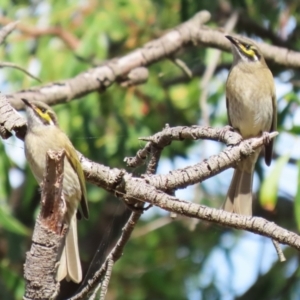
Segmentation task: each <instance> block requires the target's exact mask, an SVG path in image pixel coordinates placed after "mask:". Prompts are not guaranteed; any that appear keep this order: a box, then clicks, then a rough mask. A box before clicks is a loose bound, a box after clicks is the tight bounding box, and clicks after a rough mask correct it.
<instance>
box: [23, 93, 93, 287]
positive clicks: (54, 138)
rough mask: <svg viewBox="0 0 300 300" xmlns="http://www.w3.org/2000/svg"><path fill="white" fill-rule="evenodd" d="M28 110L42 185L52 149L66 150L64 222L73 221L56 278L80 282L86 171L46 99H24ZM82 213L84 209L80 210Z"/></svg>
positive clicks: (29, 151) (30, 142)
mask: <svg viewBox="0 0 300 300" xmlns="http://www.w3.org/2000/svg"><path fill="white" fill-rule="evenodd" d="M22 101H23V102H24V104H25V108H26V113H27V123H28V126H27V132H26V135H25V139H24V142H25V156H26V158H27V161H28V163H29V166H30V168H31V170H32V173H33V175H34V177H35V179H36V180H37V182H38V183H39V185H40V186H41V184H42V181H43V175H44V173H45V169H46V153H47V151H48V150H53V151H59V150H62V149H63V150H64V151H65V154H66V155H65V159H64V177H63V187H62V200H63V201H64V204H65V207H66V208H67V212H66V215H65V219H64V222H65V223H66V224H68V225H69V229H68V232H67V234H66V240H65V246H64V249H63V251H62V254H61V258H60V263H59V266H58V270H57V274H56V280H57V281H61V280H63V279H67V280H68V281H70V280H71V281H73V282H75V283H79V282H81V280H82V269H81V263H80V257H79V250H78V238H77V217H76V216H77V214H78V213H79V212H77V207H78V204H79V203H80V204H81V210H82V214H83V215H84V217H85V218H88V216H89V211H88V204H87V196H86V187H85V179H84V173H83V170H82V167H81V164H80V161H79V158H78V155H77V152H76V150H75V148H74V146H73V145H72V143H71V141H70V140H69V138H68V137H67V135H66V134H65V133H64V132H63V131H62V130H61V129H60V128H59V125H58V120H57V116H56V114H55V113H54V111H53V110H52V109H51V108H50V107H49V106H48V105H47V104H45V103H43V102H39V101H28V100H26V99H22ZM79 214H80V213H79Z"/></svg>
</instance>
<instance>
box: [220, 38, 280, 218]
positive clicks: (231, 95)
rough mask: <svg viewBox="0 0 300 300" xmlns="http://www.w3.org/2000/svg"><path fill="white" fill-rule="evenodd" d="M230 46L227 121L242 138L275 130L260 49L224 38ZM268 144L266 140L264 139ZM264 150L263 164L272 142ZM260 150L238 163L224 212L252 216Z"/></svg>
mask: <svg viewBox="0 0 300 300" xmlns="http://www.w3.org/2000/svg"><path fill="white" fill-rule="evenodd" d="M225 37H226V38H227V39H228V40H229V41H230V43H231V49H232V53H233V63H232V66H231V69H230V71H229V74H228V77H227V81H226V108H227V116H228V122H229V125H230V126H231V127H233V129H234V131H236V132H238V133H239V134H240V135H241V136H242V138H243V139H249V138H253V137H260V136H265V137H267V135H266V134H265V133H268V132H272V131H275V130H276V127H277V102H276V95H275V84H274V78H273V75H272V73H271V71H270V69H269V68H268V66H267V64H266V62H265V59H264V57H263V55H262V53H261V51H260V49H259V47H258V46H257V45H256V44H255V43H254V42H253V41H252V40H250V39H247V38H244V37H242V38H240V37H238V38H237V37H233V36H229V35H227V36H225ZM267 141H268V140H267ZM268 142H269V143H267V144H266V145H265V146H264V148H265V163H266V164H267V165H268V166H269V165H270V164H271V160H272V152H273V140H271V141H270V140H269V141H268ZM261 150H262V147H260V148H258V149H256V150H255V152H254V153H253V154H252V155H251V156H249V157H247V158H245V159H244V160H241V161H240V162H238V163H237V165H236V168H235V171H234V174H233V178H232V181H231V184H230V187H229V190H228V193H227V196H226V200H225V202H224V204H223V206H222V208H223V209H224V210H225V211H228V212H233V213H237V214H241V215H246V216H247V215H252V181H253V174H254V167H255V164H256V161H257V159H258V156H259V154H260V152H261Z"/></svg>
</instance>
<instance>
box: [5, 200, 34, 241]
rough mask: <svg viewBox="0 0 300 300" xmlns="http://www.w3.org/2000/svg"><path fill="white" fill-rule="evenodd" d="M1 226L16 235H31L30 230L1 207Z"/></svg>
mask: <svg viewBox="0 0 300 300" xmlns="http://www.w3.org/2000/svg"><path fill="white" fill-rule="evenodd" d="M0 226H2V227H3V228H4V229H6V230H8V231H10V232H13V233H16V234H20V235H29V230H28V228H26V227H25V226H24V225H23V224H22V223H20V222H19V221H18V220H17V219H15V218H14V217H13V216H12V215H11V214H10V212H8V211H7V210H6V209H5V208H4V207H3V206H0Z"/></svg>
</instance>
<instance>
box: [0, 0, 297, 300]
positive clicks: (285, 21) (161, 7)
mask: <svg viewBox="0 0 300 300" xmlns="http://www.w3.org/2000/svg"><path fill="white" fill-rule="evenodd" d="M299 6H300V2H299V1H297V0H290V1H274V0H265V1H253V0H242V1H240V0H231V1H230V0H219V1H210V0H204V1H196V0H166V1H159V0H152V1H151V0H144V1H138V0H115V1H96V0H90V1H78V0H70V1H67V2H65V1H54V0H52V1H51V0H42V1H25V0H22V1H21V0H20V1H18V0H14V1H12V0H2V1H1V7H0V24H2V25H3V24H4V23H5V18H8V19H10V20H20V21H21V22H20V29H19V30H16V31H15V32H13V33H12V34H11V35H10V36H9V37H8V38H7V40H6V43H5V44H4V45H3V46H2V47H1V48H0V59H1V61H8V62H13V63H15V64H18V65H21V66H23V67H25V68H27V69H28V70H29V71H30V72H32V73H34V74H35V75H37V76H38V77H39V78H41V79H42V81H43V83H44V84H45V83H48V82H52V81H56V82H57V81H60V80H63V79H67V78H72V77H74V76H76V75H77V74H78V73H80V72H84V71H85V70H87V69H88V68H91V67H92V66H93V65H97V64H101V63H104V62H105V61H106V60H108V59H111V58H114V57H120V56H122V55H124V54H126V53H128V52H129V51H132V50H134V49H135V48H137V47H140V46H142V45H143V44H144V43H147V42H148V41H150V40H152V39H155V38H157V37H159V36H161V35H162V34H164V33H165V32H166V31H167V30H168V29H169V28H173V27H174V26H176V25H178V24H180V23H181V22H184V21H186V20H187V19H189V18H190V17H192V16H193V15H194V14H195V13H196V12H198V11H200V10H203V9H206V10H208V11H210V12H211V14H212V20H211V21H210V22H209V23H208V24H207V25H208V26H211V27H213V28H216V27H222V26H224V24H225V23H226V21H227V20H228V18H229V16H230V15H231V14H232V13H233V12H234V11H239V12H240V13H241V14H240V15H241V17H240V19H239V21H238V23H237V26H236V28H237V32H239V33H241V34H247V35H248V36H250V37H252V38H255V39H258V38H261V39H263V40H265V41H266V42H270V41H271V42H272V43H273V44H275V45H280V46H284V45H286V47H289V48H291V49H299V48H300V28H299V26H298V24H299V22H300V13H299V12H300V7H299ZM50 27H55V28H56V29H57V31H60V33H61V35H55V34H47V33H46V29H47V28H50ZM25 29H27V30H25ZM29 29H30V30H29ZM42 29H44V33H42V34H40V35H36V34H34V33H36V32H37V30H42ZM66 35H68V36H69V39H63V38H62V37H63V36H66ZM212 51H214V50H212V49H208V48H204V47H201V46H199V47H191V48H188V49H185V50H184V51H180V52H179V53H178V57H179V58H180V59H182V60H184V62H185V63H186V64H187V65H188V66H189V67H190V68H191V69H194V70H198V72H197V76H195V77H194V78H193V79H191V80H189V79H188V78H186V77H185V76H184V75H183V74H182V71H181V70H180V69H179V68H178V67H177V66H175V65H174V64H173V63H172V62H171V61H170V60H163V61H160V62H158V63H156V64H154V65H152V66H150V67H149V71H150V77H149V80H148V82H147V83H146V84H144V85H141V86H137V87H130V88H126V89H125V88H121V87H120V86H118V85H117V84H114V85H113V86H112V87H110V88H108V89H107V90H106V91H105V92H99V93H93V94H90V95H87V96H85V97H84V98H83V99H80V100H75V101H71V102H69V103H68V104H61V105H58V106H56V107H55V110H56V112H57V114H58V118H59V121H60V126H61V127H62V129H63V130H64V131H65V132H67V134H68V135H69V136H70V139H71V140H72V142H73V143H74V145H75V147H76V148H77V149H78V150H79V151H81V152H82V153H84V155H85V156H87V157H89V158H90V159H91V160H94V161H98V162H100V163H103V164H105V165H108V166H110V167H118V168H125V165H124V162H123V159H124V157H126V156H132V155H134V154H135V153H136V151H137V150H138V149H140V148H141V147H142V146H143V143H142V142H141V141H139V140H138V138H139V137H142V136H149V135H151V134H153V133H155V132H157V131H160V130H161V129H162V128H163V127H164V125H165V124H166V123H168V124H170V126H177V125H184V126H190V125H194V124H199V123H200V124H202V117H203V115H204V114H205V113H208V115H209V122H210V125H211V126H223V125H225V124H226V122H227V117H226V109H225V100H224V84H225V81H226V76H227V71H228V68H229V67H230V63H231V60H232V57H231V54H229V53H222V57H221V60H220V62H219V66H218V68H217V70H216V72H215V74H214V76H213V78H212V79H211V81H210V84H209V86H208V87H207V88H208V92H209V97H208V100H207V103H208V112H206V111H203V107H201V105H200V104H199V99H200V95H201V88H200V85H201V75H202V74H203V72H204V70H205V68H206V66H207V65H208V64H209V63H210V59H211V53H212ZM270 67H271V69H272V71H273V74H274V76H275V78H276V84H277V92H278V109H279V115H278V129H279V131H280V133H281V134H280V136H279V137H278V138H277V142H276V149H275V150H276V151H275V159H276V158H277V157H280V156H283V157H282V158H281V159H280V160H279V161H278V163H277V164H273V166H272V167H271V168H270V171H268V172H266V169H265V168H264V167H263V163H262V162H260V163H259V164H258V166H257V171H258V175H259V182H258V189H259V187H260V186H261V183H263V182H264V183H263V186H264V188H263V189H262V190H261V193H258V195H260V197H261V200H262V206H263V207H262V206H261V205H260V204H259V203H256V206H255V210H254V211H255V214H256V215H262V216H264V217H266V218H268V219H270V220H274V221H275V222H276V223H278V224H279V225H285V226H286V227H287V228H289V229H290V230H295V231H297V230H298V228H300V218H299V211H300V210H299V207H300V205H299V203H300V202H299V201H300V200H299V190H300V181H299V179H298V178H299V175H298V178H297V175H295V174H297V172H298V173H299V171H298V169H299V164H298V165H297V159H298V158H299V154H297V153H299V150H298V151H295V149H299V138H298V135H299V128H300V122H299V109H298V103H299V100H298V96H299V79H298V78H299V75H300V72H299V70H285V69H284V68H283V67H280V66H276V65H270ZM199 70H200V71H199ZM0 80H1V81H0V83H1V86H0V89H1V92H2V93H12V92H14V91H17V90H20V89H28V88H30V87H33V86H36V85H38V83H37V82H36V81H34V80H32V79H30V78H28V77H26V76H25V75H24V74H22V73H21V72H18V71H16V70H12V69H4V70H3V69H2V70H1V71H0ZM297 117H298V119H297ZM10 144H12V145H11V146H10V147H9V145H10ZM221 149H222V148H221V145H220V146H219V145H217V143H215V144H212V143H207V142H197V143H192V142H189V141H186V142H176V143H173V144H172V145H171V146H170V147H168V148H167V149H165V150H164V151H163V155H164V160H163V161H162V162H161V167H160V169H161V170H162V171H163V172H167V171H169V165H171V166H172V167H178V164H177V161H178V158H180V159H181V161H185V163H186V164H192V163H195V162H198V161H200V160H202V159H204V158H205V157H207V156H208V155H210V154H212V153H215V152H217V151H219V150H221ZM0 153H1V154H0V155H1V160H0V298H1V299H5V300H6V299H21V296H22V291H23V289H24V281H23V279H22V278H23V277H22V274H23V263H24V260H25V253H26V251H28V249H29V246H30V234H28V233H29V231H30V230H32V229H33V226H34V220H35V217H36V215H37V211H38V206H39V197H40V194H39V191H38V187H37V184H36V182H35V180H34V178H33V176H32V174H31V172H30V170H29V169H28V167H27V166H26V164H25V159H24V156H23V149H22V146H20V145H18V144H17V142H16V141H15V140H13V139H10V140H7V141H3V143H2V144H0ZM195 153H197V156H196V158H195ZM166 161H168V162H169V163H166ZM166 166H167V167H166ZM130 171H132V172H133V173H134V174H137V175H139V174H140V173H142V172H143V168H139V169H136V170H130ZM226 174H228V173H226ZM281 174H285V176H281ZM286 176H287V177H288V178H287V179H288V180H285V181H288V183H286V182H285V183H284V182H283V181H284V180H283V179H284V178H285V177H286ZM229 178H230V176H227V175H224V176H222V174H221V175H219V176H217V177H216V178H212V179H210V180H209V181H207V182H206V183H205V184H204V185H201V186H200V185H197V186H196V187H194V189H193V190H192V192H191V190H190V189H189V190H188V191H187V192H186V194H185V195H186V197H183V198H185V199H188V198H189V199H192V200H194V201H196V202H201V203H204V204H206V205H210V206H213V207H220V205H221V203H222V201H223V199H224V194H225V193H226V189H227V187H228V185H229ZM295 190H298V192H297V197H296V199H297V201H295V212H296V213H295V215H294V213H293V206H292V203H293V202H292V200H293V199H294V197H295V195H296V192H295ZM278 195H280V197H279V198H278V199H277V196H278ZM88 199H89V203H90V212H91V217H90V220H89V221H82V222H80V224H79V233H80V240H81V243H80V245H81V246H80V248H81V249H80V250H81V258H82V263H83V268H84V271H86V270H87V269H88V265H89V262H90V260H91V258H92V257H93V255H94V252H95V250H96V248H97V247H98V244H101V245H102V246H103V245H104V244H105V247H106V248H109V245H108V244H109V241H107V239H110V240H111V241H114V240H115V239H116V237H117V236H118V234H119V233H120V230H115V227H114V226H115V225H116V223H118V226H119V227H122V226H121V225H122V223H123V222H124V218H123V219H122V217H121V214H122V213H118V210H117V209H116V205H117V207H118V205H120V204H119V201H116V200H115V199H113V196H112V195H109V194H107V193H106V192H105V191H103V190H100V189H98V188H96V187H94V186H91V185H88ZM270 203H271V204H270ZM121 207H123V206H122V205H121ZM263 208H266V209H268V210H272V209H273V210H272V211H266V210H264V209H263ZM120 210H121V211H123V210H124V209H120ZM162 215H164V214H163V213H162V212H161V211H160V210H158V209H153V208H152V209H150V210H149V212H147V213H146V214H145V217H144V218H143V219H142V221H141V223H140V225H139V227H138V228H137V230H138V231H139V230H145V233H144V234H142V235H140V236H139V237H136V238H133V239H132V240H131V242H130V243H129V244H128V245H127V246H126V249H125V252H124V256H123V257H122V259H121V260H120V261H119V262H118V263H117V264H116V265H115V268H114V271H113V276H112V280H111V282H110V286H109V292H108V296H107V299H122V300H126V299H130V300H139V299H149V300H150V299H151V300H152V299H173V300H176V299H208V300H213V299H235V298H236V297H237V296H238V297H239V298H238V299H244V300H245V299H278V300H279V299H298V298H297V296H296V295H299V285H297V282H298V281H299V271H297V267H298V265H299V256H298V254H297V253H296V251H294V250H291V249H287V250H286V252H287V257H288V262H287V263H286V264H279V263H275V260H276V258H275V251H274V250H273V252H271V251H272V250H268V251H269V252H266V253H267V256H272V257H274V258H273V259H272V260H271V261H270V262H269V264H268V265H267V266H265V267H264V269H262V267H261V264H262V263H263V261H262V260H260V258H256V257H254V256H255V255H250V256H249V257H247V256H248V255H249V254H250V253H251V252H255V251H256V250H255V249H257V248H258V247H260V246H261V245H264V244H265V243H266V240H265V239H255V241H256V242H255V243H256V244H255V245H254V246H253V244H251V245H252V247H253V249H252V248H251V247H250V249H248V252H247V251H245V252H241V253H239V254H237V253H236V252H235V249H237V248H238V247H239V246H241V245H242V243H243V242H245V240H247V241H250V242H251V239H254V238H253V235H245V234H243V233H241V232H233V231H228V230H226V229H223V228H219V227H216V226H212V225H211V224H207V223H204V222H199V223H198V225H197V226H196V228H195V229H194V230H191V228H192V226H191V224H192V220H187V219H181V218H179V220H177V221H175V222H172V223H170V224H169V225H166V226H164V227H162V228H160V229H157V230H154V231H150V232H147V228H148V227H147V225H151V223H152V222H155V221H156V220H157V219H159V218H161V216H162ZM295 216H296V217H295ZM249 236H250V237H249ZM105 239H106V240H105ZM95 241H96V242H95ZM105 247H104V248H105ZM262 247H263V246H262ZM104 248H103V249H104ZM251 249H252V250H251ZM266 251H267V250H266ZM262 253H263V251H262ZM270 253H271V254H270ZM104 254H105V251H104V250H103V255H104ZM239 255H240V256H242V257H243V259H244V260H243V262H242V263H241V258H239ZM220 257H221V258H222V259H221V258H220ZM236 258H239V259H240V260H238V261H237V260H236ZM249 260H251V261H252V260H253V262H252V264H250V265H251V267H249V264H248V265H247V263H248V262H249ZM237 262H238V263H237ZM243 264H245V265H247V266H248V268H249V269H245V268H246V267H244V265H243ZM224 270H227V271H224ZM226 272H227V273H226ZM248 273H249V276H247V274H248ZM253 273H255V275H253V276H252V277H251V276H250V274H253ZM224 274H225V275H224ZM237 278H243V280H241V279H240V280H237ZM74 290H75V289H74V286H72V285H68V284H66V283H64V285H63V286H62V291H63V293H62V295H61V298H64V297H67V296H68V295H70V294H72V293H73V292H74Z"/></svg>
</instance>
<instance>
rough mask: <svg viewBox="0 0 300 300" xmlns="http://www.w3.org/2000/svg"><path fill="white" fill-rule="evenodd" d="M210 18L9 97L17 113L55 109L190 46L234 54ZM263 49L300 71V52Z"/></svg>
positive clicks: (198, 17) (197, 18)
mask: <svg viewBox="0 0 300 300" xmlns="http://www.w3.org/2000/svg"><path fill="white" fill-rule="evenodd" d="M209 16H210V15H209V13H208V12H207V11H202V12H200V13H198V14H196V15H195V16H194V17H193V18H192V19H190V20H189V21H187V22H185V23H183V24H181V25H179V26H178V27H176V28H175V29H173V30H170V31H169V32H168V33H167V34H165V35H164V36H162V37H161V38H159V39H157V40H153V41H151V42H149V43H147V44H145V45H144V46H143V47H142V48H140V49H137V50H134V51H133V52H130V53H129V54H127V55H125V56H123V57H121V58H118V59H113V60H110V61H108V62H107V63H106V64H104V65H101V66H99V67H96V68H92V69H90V70H87V71H86V72H84V73H81V74H78V75H77V76H76V77H74V78H71V79H68V80H65V81H62V82H57V83H50V84H48V85H45V86H40V87H36V88H33V89H30V90H24V91H20V92H17V93H13V94H8V95H7V97H8V99H9V101H10V102H11V103H12V105H13V106H14V107H15V108H17V109H21V108H22V107H23V103H22V101H21V98H28V99H31V100H39V101H44V102H46V103H48V104H50V105H53V104H56V103H62V102H66V101H70V100H71V99H76V98H80V97H82V96H84V95H86V94H88V93H91V92H94V91H104V90H105V89H106V88H107V87H109V86H111V85H112V84H113V83H114V82H116V81H118V80H119V79H121V81H124V77H126V75H127V74H128V73H129V72H130V71H132V70H134V69H136V68H139V67H145V66H149V65H151V64H153V63H155V62H157V61H159V60H161V59H164V58H170V57H173V56H174V55H175V54H176V53H177V52H178V51H179V50H180V49H181V48H183V47H185V46H188V45H190V44H194V45H199V44H201V45H202V46H205V47H214V48H218V49H221V50H225V51H230V43H229V41H228V40H227V39H226V38H225V37H224V33H223V32H222V31H220V30H217V29H210V28H208V27H204V26H202V24H203V23H204V22H207V21H208V19H209ZM259 46H260V48H261V51H262V53H263V55H264V57H265V58H266V59H267V60H269V61H272V62H273V63H276V64H278V65H281V66H285V67H289V68H298V67H300V53H299V52H295V51H290V50H289V49H286V48H280V47H276V46H271V45H268V44H266V43H259Z"/></svg>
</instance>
